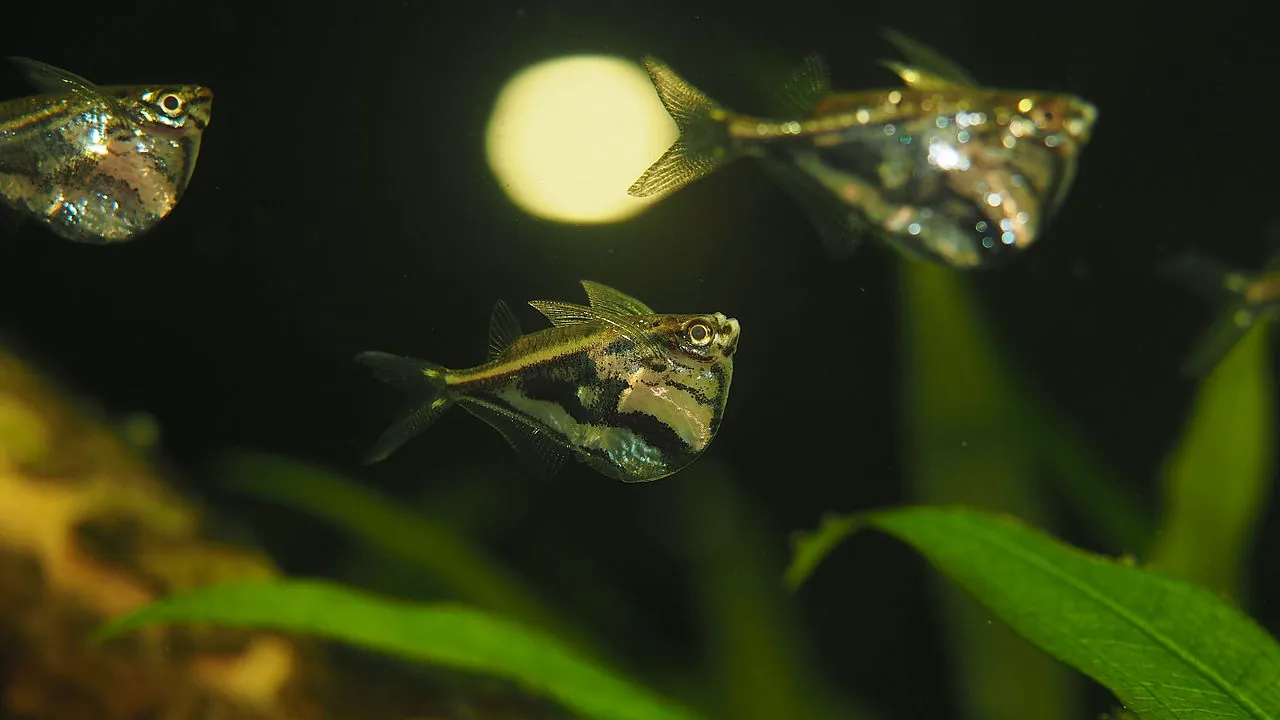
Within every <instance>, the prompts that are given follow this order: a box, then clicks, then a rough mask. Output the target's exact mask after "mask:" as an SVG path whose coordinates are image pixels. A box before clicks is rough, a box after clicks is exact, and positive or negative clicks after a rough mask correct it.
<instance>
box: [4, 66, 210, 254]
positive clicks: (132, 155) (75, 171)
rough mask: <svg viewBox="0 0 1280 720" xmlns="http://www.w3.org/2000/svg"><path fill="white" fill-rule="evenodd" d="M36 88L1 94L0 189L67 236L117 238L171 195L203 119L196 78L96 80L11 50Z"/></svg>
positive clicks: (178, 193)
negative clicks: (185, 81)
mask: <svg viewBox="0 0 1280 720" xmlns="http://www.w3.org/2000/svg"><path fill="white" fill-rule="evenodd" d="M10 60H11V61H12V62H13V63H14V64H15V65H17V66H18V67H19V68H20V69H21V70H22V72H23V73H24V75H25V76H26V77H27V79H28V80H29V81H30V82H31V83H32V84H33V85H35V86H36V87H37V88H38V89H39V90H40V91H41V94H39V95H32V96H29V97H22V98H16V99H14V100H8V101H5V102H3V103H0V199H3V201H4V203H5V204H6V205H8V206H9V207H10V208H12V209H14V210H16V211H17V212H18V213H19V214H20V215H21V216H23V217H28V218H34V219H37V220H40V221H41V222H43V223H44V224H45V225H46V226H47V227H48V228H49V229H50V230H52V231H53V232H54V233H55V234H57V235H59V236H60V237H63V238H65V239H67V240H74V241H77V242H86V243H97V244H106V243H119V242H125V241H128V240H132V239H134V238H135V237H137V236H138V235H140V234H142V233H145V232H146V231H148V230H150V229H151V228H152V227H154V226H155V225H156V224H157V223H158V222H160V221H161V220H163V219H164V218H165V217H167V216H168V215H169V213H170V212H172V211H173V209H174V208H175V207H176V206H177V205H178V201H179V200H180V199H181V198H182V195H183V193H184V192H185V191H186V189H187V184H188V183H190V181H191V175H192V173H193V172H194V171H195V166H196V157H197V156H198V155H199V153H200V140H201V137H202V135H203V133H204V130H205V128H206V127H207V126H208V124H209V117H210V112H211V111H212V108H213V92H212V91H210V90H209V89H208V88H205V87H201V86H199V85H156V86H98V85H94V84H93V83H91V82H89V81H88V80H85V79H84V78H82V77H80V76H78V75H74V74H72V73H70V72H67V71H66V70H60V69H58V68H55V67H53V66H51V65H46V64H45V63H42V62H37V61H35V60H29V59H26V58H10Z"/></svg>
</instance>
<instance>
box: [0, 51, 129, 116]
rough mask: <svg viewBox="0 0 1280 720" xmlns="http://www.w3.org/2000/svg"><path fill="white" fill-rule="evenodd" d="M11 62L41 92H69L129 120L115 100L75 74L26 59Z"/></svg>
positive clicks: (11, 59)
mask: <svg viewBox="0 0 1280 720" xmlns="http://www.w3.org/2000/svg"><path fill="white" fill-rule="evenodd" d="M9 62H11V63H13V64H14V65H15V66H17V68H18V69H19V70H20V71H21V72H22V75H23V77H25V78H26V79H27V82H29V83H31V84H32V85H33V86H34V87H35V88H36V89H38V90H40V91H41V92H44V93H49V94H51V95H62V94H63V93H68V92H69V93H71V94H73V95H75V96H76V97H78V98H80V99H81V100H84V101H86V102H88V103H90V104H93V105H104V106H106V107H107V109H108V110H110V112H111V114H113V115H115V116H116V117H118V118H120V119H121V120H124V119H126V118H128V116H127V115H126V114H125V113H124V111H123V109H121V107H120V104H119V103H118V102H116V100H115V99H114V98H112V97H111V96H109V95H107V94H106V93H105V92H103V91H102V89H101V88H99V87H98V86H97V85H95V84H94V83H92V82H90V81H89V80H86V79H85V78H82V77H80V76H79V75H76V74H75V73H73V72H70V71H68V70H63V69H62V68H57V67H54V66H52V65H50V64H48V63H42V62H40V61H39V60H32V59H31V58H25V57H16V56H15V57H10V58H9Z"/></svg>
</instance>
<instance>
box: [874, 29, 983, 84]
mask: <svg viewBox="0 0 1280 720" xmlns="http://www.w3.org/2000/svg"><path fill="white" fill-rule="evenodd" d="M880 34H881V36H882V37H884V39H885V40H888V41H889V43H890V44H892V45H893V46H894V47H895V48H897V49H898V52H900V53H902V54H903V55H904V56H906V58H907V61H908V62H910V63H911V67H908V66H906V65H901V64H900V63H892V64H890V63H891V62H892V61H887V62H886V63H885V64H886V65H888V66H889V67H890V69H893V68H894V66H895V65H897V66H898V67H902V68H906V69H909V70H911V71H914V72H917V73H920V74H921V77H922V78H924V79H925V81H926V82H928V81H929V80H932V81H933V82H939V81H941V82H943V83H945V84H949V85H965V86H969V87H975V86H977V85H978V81H977V80H975V79H974V78H973V76H972V75H970V74H969V71H968V70H965V69H964V68H963V67H961V66H960V64H959V63H957V62H956V61H954V60H952V59H951V58H949V57H947V56H945V55H943V54H942V53H940V52H938V51H937V50H934V49H933V48H931V47H929V46H928V45H925V44H924V43H922V42H920V41H919V40H916V39H915V38H912V37H909V36H907V35H905V34H903V33H901V32H899V31H897V30H895V29H893V28H891V27H884V28H881V29H880ZM894 72H897V73H898V75H899V76H900V77H901V76H902V73H901V72H898V70H896V69H894ZM902 79H903V81H905V82H907V84H908V85H912V87H924V88H928V87H937V85H915V84H913V83H911V82H910V81H908V80H907V79H906V78H905V77H903V78H902Z"/></svg>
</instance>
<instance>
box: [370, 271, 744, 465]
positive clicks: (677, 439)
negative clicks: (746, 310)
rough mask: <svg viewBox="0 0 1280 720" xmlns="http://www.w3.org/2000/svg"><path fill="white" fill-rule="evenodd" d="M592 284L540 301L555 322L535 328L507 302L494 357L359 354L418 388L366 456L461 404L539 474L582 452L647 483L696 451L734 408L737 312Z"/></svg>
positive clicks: (385, 451) (499, 315) (401, 383)
mask: <svg viewBox="0 0 1280 720" xmlns="http://www.w3.org/2000/svg"><path fill="white" fill-rule="evenodd" d="M583 285H584V287H585V288H586V289H587V295H588V298H589V300H590V305H589V306H581V305H574V304H570V303H559V302H551V301H533V302H531V303H530V305H532V306H533V307H535V308H537V309H538V310H539V311H540V312H542V313H543V314H544V315H546V316H547V317H548V318H549V319H550V320H551V322H552V324H553V325H554V327H552V328H549V329H546V330H542V331H539V332H535V333H531V334H528V335H522V334H521V331H520V328H519V324H518V322H517V321H516V319H515V316H514V315H512V313H511V310H510V309H509V308H508V307H507V305H506V304H505V303H503V302H501V301H499V302H498V303H497V304H496V305H495V307H494V312H493V319H492V322H491V324H490V334H489V337H490V359H489V361H488V362H486V363H484V364H483V365H479V366H477V367H473V368H469V369H463V370H450V369H447V368H444V367H441V366H439V365H436V364H434V363H429V362H425V361H421V360H415V359H412V358H405V357H400V356H396V355H390V354H387V353H380V352H365V353H361V354H360V355H358V356H357V358H356V359H357V361H358V362H360V363H362V364H364V365H365V366H367V367H369V368H370V369H371V370H372V371H373V372H374V374H375V375H376V376H377V377H379V378H380V379H382V380H383V381H385V382H388V383H389V384H392V385H395V386H397V387H400V388H402V389H404V390H405V391H407V392H408V393H409V394H410V398H409V405H408V408H407V409H406V411H405V412H404V413H403V414H402V416H401V417H400V418H399V419H398V420H397V421H396V422H395V423H394V424H393V425H392V426H391V427H390V428H389V429H388V430H387V431H386V432H385V433H384V434H383V435H382V437H381V438H380V439H379V440H378V442H377V444H376V445H375V446H374V449H373V451H372V452H371V453H370V455H369V456H368V458H367V459H366V462H377V461H379V460H382V459H384V458H386V457H387V456H388V455H390V454H391V453H392V452H394V451H395V450H396V449H397V448H398V447H400V446H401V445H402V444H403V443H405V442H406V441H407V440H409V439H410V438H412V437H413V436H414V435H417V434H418V433H419V432H421V431H422V430H424V429H425V428H426V427H427V426H429V425H430V424H431V423H432V422H434V421H435V419H436V418H437V417H439V415H440V414H441V413H443V412H444V411H445V410H447V409H448V408H450V407H452V406H453V405H455V404H456V405H460V406H461V407H463V408H464V409H466V410H467V411H468V412H470V413H471V414H473V415H475V416H476V417H479V418H480V419H481V420H484V421H485V422H486V423H488V424H489V425H491V426H492V427H493V428H494V429H496V430H498V432H499V433H501V434H502V436H503V437H504V438H505V439H506V440H507V442H508V443H509V444H510V445H511V446H512V448H513V449H515V450H516V452H517V453H518V454H519V455H520V456H521V457H522V459H523V460H524V461H525V462H526V463H527V464H528V465H529V466H530V467H531V468H532V469H533V470H534V471H535V473H536V474H538V475H540V476H549V475H551V474H554V473H555V472H556V471H557V470H558V469H559V468H560V467H561V465H562V464H563V463H564V461H565V459H567V458H568V457H570V456H572V457H574V458H575V459H576V460H578V461H579V462H582V463H585V464H586V465H588V466H589V467H591V468H593V469H595V470H596V471H598V472H600V473H602V474H604V475H605V476H607V477H611V478H614V479H616V480H622V481H624V482H644V481H649V480H657V479H659V478H662V477H666V476H668V475H671V474H673V473H675V472H677V471H679V470H680V469H682V468H684V467H686V466H688V465H689V464H690V463H692V462H693V461H694V460H695V459H697V457H698V456H699V455H701V454H702V452H703V451H704V450H706V449H707V446H708V445H710V443H711V441H712V439H713V438H714V437H715V435H716V433H717V431H718V430H719V428H720V424H721V421H722V418H723V416H724V410H725V405H726V403H727V401H728V398H729V385H730V382H731V380H732V379H733V355H734V353H735V352H736V350H737V342H738V335H739V324H738V321H737V320H734V319H731V318H728V317H725V316H724V315H723V314H722V313H713V314H709V315H672V314H658V313H654V312H653V311H652V310H650V309H649V308H648V307H647V306H645V305H644V304H642V303H640V302H639V301H638V300H635V299H634V298H631V297H629V296H627V295H624V294H622V293H620V292H618V291H616V290H613V289H611V288H608V287H605V286H604V285H600V284H598V283H592V282H588V281H584V282H583Z"/></svg>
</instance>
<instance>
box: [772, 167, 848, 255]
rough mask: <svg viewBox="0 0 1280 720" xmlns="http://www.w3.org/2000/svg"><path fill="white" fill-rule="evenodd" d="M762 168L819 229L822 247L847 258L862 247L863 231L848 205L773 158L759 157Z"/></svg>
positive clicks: (810, 179) (802, 174)
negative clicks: (773, 177) (776, 180)
mask: <svg viewBox="0 0 1280 720" xmlns="http://www.w3.org/2000/svg"><path fill="white" fill-rule="evenodd" d="M761 163H762V166H763V167H764V169H765V170H766V171H767V172H769V173H771V174H772V175H774V176H775V177H776V178H778V179H779V180H780V181H781V182H779V183H778V184H779V185H781V186H782V188H783V189H784V190H785V191H786V193H787V194H788V195H790V196H791V198H792V199H793V200H794V201H795V202H796V204H797V205H798V206H799V207H800V210H801V211H802V212H804V214H805V216H806V217H808V218H809V221H810V222H811V223H812V224H813V227H814V229H815V230H817V231H818V238H819V239H820V240H821V241H822V247H823V248H824V249H825V250H826V251H827V253H828V254H829V255H830V256H831V257H832V258H835V259H843V258H847V257H849V256H850V255H852V254H854V252H856V251H857V250H858V248H859V247H861V246H862V240H863V236H864V233H863V232H862V229H861V228H859V227H858V226H857V224H856V223H855V222H854V219H853V218H854V216H853V215H852V212H851V210H850V209H849V207H848V206H846V205H844V204H843V203H841V202H840V201H839V200H837V199H835V198H834V196H832V195H831V194H830V192H828V191H827V190H826V189H825V188H822V187H818V186H817V184H816V183H815V182H814V181H813V179H812V178H810V177H809V176H808V175H807V174H805V173H804V172H803V171H800V170H797V169H796V168H794V167H792V166H791V165H789V164H787V163H784V162H782V161H779V160H775V159H772V158H761Z"/></svg>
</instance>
